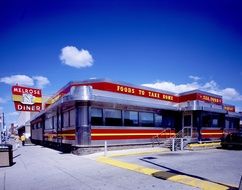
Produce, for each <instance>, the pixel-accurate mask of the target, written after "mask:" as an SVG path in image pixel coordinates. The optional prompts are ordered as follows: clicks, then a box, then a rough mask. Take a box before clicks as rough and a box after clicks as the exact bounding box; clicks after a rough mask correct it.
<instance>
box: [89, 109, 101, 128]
mask: <svg viewBox="0 0 242 190" xmlns="http://www.w3.org/2000/svg"><path fill="white" fill-rule="evenodd" d="M91 125H103V110H102V109H101V108H91Z"/></svg>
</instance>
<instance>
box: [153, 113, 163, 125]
mask: <svg viewBox="0 0 242 190" xmlns="http://www.w3.org/2000/svg"><path fill="white" fill-rule="evenodd" d="M155 127H162V115H159V114H155Z"/></svg>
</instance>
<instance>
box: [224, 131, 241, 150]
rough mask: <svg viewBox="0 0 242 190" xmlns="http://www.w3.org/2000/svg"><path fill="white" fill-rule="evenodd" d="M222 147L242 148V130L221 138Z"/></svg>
mask: <svg viewBox="0 0 242 190" xmlns="http://www.w3.org/2000/svg"><path fill="white" fill-rule="evenodd" d="M221 146H222V148H232V149H242V132H239V133H230V134H228V135H227V136H226V137H225V138H223V139H222V140H221Z"/></svg>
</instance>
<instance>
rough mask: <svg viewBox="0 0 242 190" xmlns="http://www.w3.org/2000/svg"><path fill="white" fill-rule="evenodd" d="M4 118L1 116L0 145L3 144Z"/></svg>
mask: <svg viewBox="0 0 242 190" xmlns="http://www.w3.org/2000/svg"><path fill="white" fill-rule="evenodd" d="M2 131H3V118H2V116H1V115H0V144H2Z"/></svg>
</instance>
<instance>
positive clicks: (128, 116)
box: [124, 111, 139, 126]
mask: <svg viewBox="0 0 242 190" xmlns="http://www.w3.org/2000/svg"><path fill="white" fill-rule="evenodd" d="M124 125H125V126H138V125H139V119H138V112H136V111H124Z"/></svg>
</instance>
